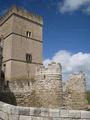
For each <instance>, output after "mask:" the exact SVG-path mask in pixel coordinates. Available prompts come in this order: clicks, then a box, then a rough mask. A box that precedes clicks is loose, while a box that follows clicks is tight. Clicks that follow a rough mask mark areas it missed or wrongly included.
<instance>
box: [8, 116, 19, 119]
mask: <svg viewBox="0 0 90 120" xmlns="http://www.w3.org/2000/svg"><path fill="white" fill-rule="evenodd" d="M8 120H19V115H9V119H8Z"/></svg>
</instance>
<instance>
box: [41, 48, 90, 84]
mask: <svg viewBox="0 0 90 120" xmlns="http://www.w3.org/2000/svg"><path fill="white" fill-rule="evenodd" d="M52 61H54V62H58V63H61V65H62V71H63V76H64V78H67V76H68V75H70V74H72V73H78V72H79V71H83V72H85V73H86V76H87V80H88V84H90V75H89V73H90V53H83V52H78V53H76V54H72V53H71V52H69V51H66V50H60V51H58V52H57V53H56V54H54V56H53V57H52V58H51V59H46V60H44V62H43V63H44V65H45V66H47V64H48V63H50V62H52Z"/></svg>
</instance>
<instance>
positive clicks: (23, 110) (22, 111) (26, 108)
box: [18, 107, 30, 116]
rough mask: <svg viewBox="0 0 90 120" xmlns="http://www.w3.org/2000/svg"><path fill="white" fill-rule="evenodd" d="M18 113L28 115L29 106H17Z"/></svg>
mask: <svg viewBox="0 0 90 120" xmlns="http://www.w3.org/2000/svg"><path fill="white" fill-rule="evenodd" d="M18 112H19V115H26V116H29V115H30V108H29V107H19V109H18Z"/></svg>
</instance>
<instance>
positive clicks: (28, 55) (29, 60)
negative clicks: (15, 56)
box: [26, 53, 32, 63]
mask: <svg viewBox="0 0 90 120" xmlns="http://www.w3.org/2000/svg"><path fill="white" fill-rule="evenodd" d="M26 62H28V63H31V62H32V55H31V54H28V53H27V54H26Z"/></svg>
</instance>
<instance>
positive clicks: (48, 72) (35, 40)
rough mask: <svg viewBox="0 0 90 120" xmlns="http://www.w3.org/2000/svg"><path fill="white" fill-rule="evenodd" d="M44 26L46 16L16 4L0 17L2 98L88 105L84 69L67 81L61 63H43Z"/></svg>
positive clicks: (69, 106) (36, 103)
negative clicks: (46, 65) (18, 6)
mask: <svg viewBox="0 0 90 120" xmlns="http://www.w3.org/2000/svg"><path fill="white" fill-rule="evenodd" d="M42 26H43V20H42V17H39V16H37V15H34V14H32V13H28V12H27V11H25V10H22V9H20V8H16V7H15V6H14V7H12V8H11V9H10V10H9V11H8V12H7V13H6V14H5V15H4V16H3V17H2V18H1V19H0V35H1V38H0V43H1V44H0V58H1V59H0V60H1V61H0V73H2V74H0V75H1V76H0V78H1V79H0V101H3V102H6V103H9V104H13V105H16V106H24V107H44V108H63V109H87V96H86V79H85V75H84V74H83V73H82V72H80V73H79V74H74V75H72V76H71V77H70V79H69V80H68V81H66V82H65V83H63V80H62V66H61V64H59V63H55V62H52V63H51V64H49V65H48V67H47V68H45V67H44V66H43V65H42V44H43V41H42ZM2 56H3V58H2ZM1 63H2V64H1ZM1 66H2V67H1ZM0 103H1V102H0ZM3 104H4V103H3ZM6 105H7V104H6ZM12 107H13V106H12ZM15 109H17V107H15ZM30 109H31V108H30ZM1 110H2V109H1ZM48 120H49V119H48Z"/></svg>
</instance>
